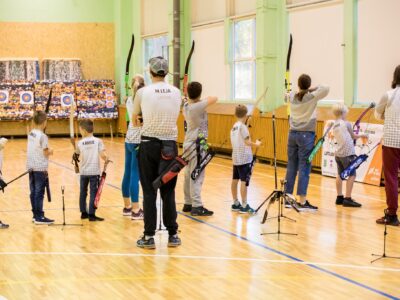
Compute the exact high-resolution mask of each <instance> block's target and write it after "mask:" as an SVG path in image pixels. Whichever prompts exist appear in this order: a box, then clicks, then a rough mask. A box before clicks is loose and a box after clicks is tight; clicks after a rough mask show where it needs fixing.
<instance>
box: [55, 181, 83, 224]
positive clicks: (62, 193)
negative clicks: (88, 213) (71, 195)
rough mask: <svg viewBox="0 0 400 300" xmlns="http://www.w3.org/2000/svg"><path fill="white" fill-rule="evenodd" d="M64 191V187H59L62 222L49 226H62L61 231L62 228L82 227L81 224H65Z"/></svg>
mask: <svg viewBox="0 0 400 300" xmlns="http://www.w3.org/2000/svg"><path fill="white" fill-rule="evenodd" d="M64 190H65V187H64V186H61V195H62V196H61V197H62V211H63V222H62V224H50V225H49V226H62V229H64V226H83V224H67V223H66V222H65V200H64Z"/></svg>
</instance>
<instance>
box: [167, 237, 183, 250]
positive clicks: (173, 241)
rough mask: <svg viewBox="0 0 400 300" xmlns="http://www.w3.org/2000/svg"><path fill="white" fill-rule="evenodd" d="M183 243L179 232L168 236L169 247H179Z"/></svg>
mask: <svg viewBox="0 0 400 300" xmlns="http://www.w3.org/2000/svg"><path fill="white" fill-rule="evenodd" d="M181 244H182V241H181V239H180V238H179V237H178V235H177V234H175V235H170V236H169V237H168V247H178V246H180V245H181Z"/></svg>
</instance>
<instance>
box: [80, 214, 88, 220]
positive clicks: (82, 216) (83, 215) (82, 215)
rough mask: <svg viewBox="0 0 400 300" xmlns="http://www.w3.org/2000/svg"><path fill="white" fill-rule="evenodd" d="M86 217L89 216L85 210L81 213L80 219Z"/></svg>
mask: <svg viewBox="0 0 400 300" xmlns="http://www.w3.org/2000/svg"><path fill="white" fill-rule="evenodd" d="M87 218H89V215H88V213H87V212H83V213H81V219H82V220H83V219H87Z"/></svg>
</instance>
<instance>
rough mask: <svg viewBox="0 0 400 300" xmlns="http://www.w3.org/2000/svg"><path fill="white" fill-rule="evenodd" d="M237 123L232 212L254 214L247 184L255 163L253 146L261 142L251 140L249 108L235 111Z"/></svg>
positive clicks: (240, 108)
mask: <svg viewBox="0 0 400 300" xmlns="http://www.w3.org/2000/svg"><path fill="white" fill-rule="evenodd" d="M235 116H236V118H237V121H236V123H235V124H234V125H233V127H232V130H231V143H232V161H233V177H232V184H231V190H232V197H233V204H232V210H233V211H239V212H240V213H243V214H245V213H250V214H252V213H254V209H252V208H251V207H250V205H249V204H247V182H248V177H249V176H250V173H251V163H252V161H253V152H252V148H251V147H252V146H255V147H259V146H260V145H261V142H260V141H256V142H255V143H253V142H252V141H251V139H250V133H249V129H248V128H247V125H246V119H247V107H246V106H245V105H238V106H236V109H235ZM239 180H240V181H241V183H240V195H241V198H242V203H240V202H239V200H238V192H237V189H238V184H239Z"/></svg>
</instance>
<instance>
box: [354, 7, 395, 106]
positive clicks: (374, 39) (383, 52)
mask: <svg viewBox="0 0 400 300" xmlns="http://www.w3.org/2000/svg"><path fill="white" fill-rule="evenodd" d="M358 5H359V10H358V19H359V22H358V28H359V33H358V101H359V102H370V101H375V102H376V101H379V99H380V97H381V96H382V95H383V93H384V92H385V91H386V90H388V89H389V88H390V85H391V82H392V79H393V72H394V69H395V67H396V66H397V65H400V32H399V30H400V17H399V12H400V1H399V0H383V1H377V0H359V1H358Z"/></svg>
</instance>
